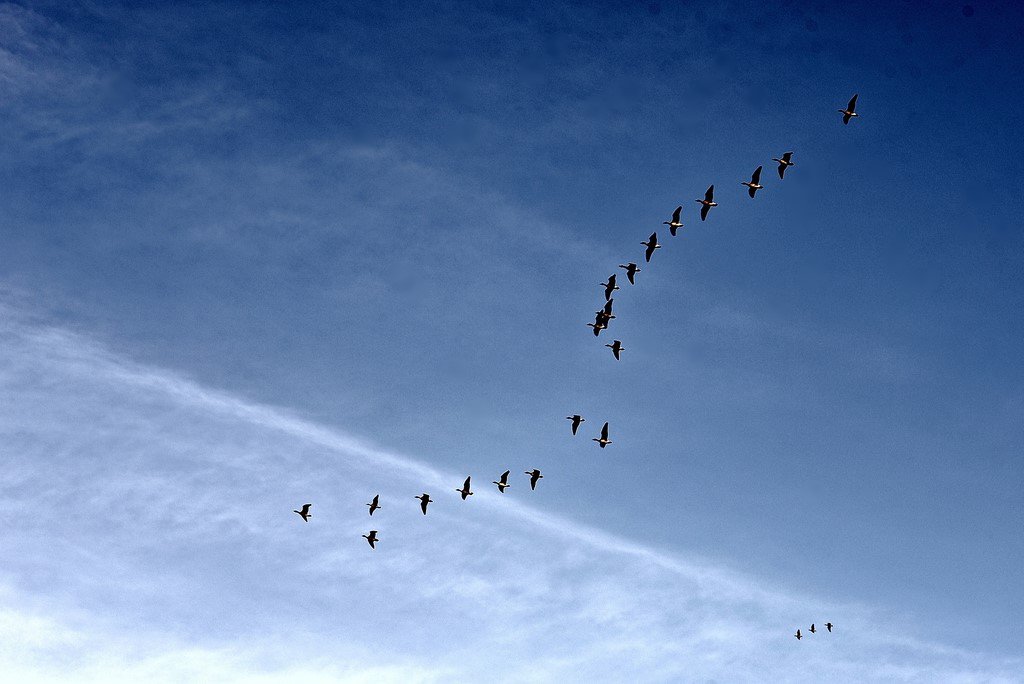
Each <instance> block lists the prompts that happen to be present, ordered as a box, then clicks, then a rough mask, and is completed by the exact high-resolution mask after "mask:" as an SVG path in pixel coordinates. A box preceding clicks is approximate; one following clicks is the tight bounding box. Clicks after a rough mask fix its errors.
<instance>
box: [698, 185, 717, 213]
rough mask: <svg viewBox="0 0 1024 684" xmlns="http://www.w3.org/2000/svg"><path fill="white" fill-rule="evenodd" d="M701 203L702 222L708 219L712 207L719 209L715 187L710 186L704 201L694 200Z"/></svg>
mask: <svg viewBox="0 0 1024 684" xmlns="http://www.w3.org/2000/svg"><path fill="white" fill-rule="evenodd" d="M694 201H695V202H699V203H700V205H701V207H700V220H701V221H703V220H704V219H706V218H707V217H708V212H709V211H711V207H717V206H718V202H716V201H715V186H714V185H711V186H708V190H707V192H705V193H704V199H702V200H701V199H699V200H694Z"/></svg>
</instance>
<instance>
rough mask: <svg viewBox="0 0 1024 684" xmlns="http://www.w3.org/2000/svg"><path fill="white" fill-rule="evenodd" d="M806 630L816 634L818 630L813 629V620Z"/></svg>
mask: <svg viewBox="0 0 1024 684" xmlns="http://www.w3.org/2000/svg"><path fill="white" fill-rule="evenodd" d="M808 631H810V633H811V634H817V633H818V630H816V629H814V623H813V622H812V623H811V629H810V630H808Z"/></svg>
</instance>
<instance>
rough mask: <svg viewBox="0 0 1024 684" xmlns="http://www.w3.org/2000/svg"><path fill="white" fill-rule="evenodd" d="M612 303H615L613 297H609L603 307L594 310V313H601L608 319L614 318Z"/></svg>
mask: <svg viewBox="0 0 1024 684" xmlns="http://www.w3.org/2000/svg"><path fill="white" fill-rule="evenodd" d="M614 304H615V298H614V297H612V298H611V299H609V300H608V301H606V302H605V303H604V308H602V309H601V310H600V311H595V312H594V313H596V314H601V315H602V316H604V317H605V318H607V319H608V320H611V319H613V318H615V314H613V313H612V306H613V305H614Z"/></svg>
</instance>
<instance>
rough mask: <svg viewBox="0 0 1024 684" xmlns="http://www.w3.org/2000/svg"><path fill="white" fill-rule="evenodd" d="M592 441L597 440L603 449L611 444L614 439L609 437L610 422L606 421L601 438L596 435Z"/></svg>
mask: <svg viewBox="0 0 1024 684" xmlns="http://www.w3.org/2000/svg"><path fill="white" fill-rule="evenodd" d="M590 441H592V442H597V445H598V446H599V447H601V448H602V449H604V448H605V447H606V446H608V445H609V444H611V443H612V440H610V439H608V423H605V424H604V427H603V428H601V438H600V439H598V438H597V437H594V438H593V439H591V440H590Z"/></svg>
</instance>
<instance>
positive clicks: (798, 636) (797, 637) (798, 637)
mask: <svg viewBox="0 0 1024 684" xmlns="http://www.w3.org/2000/svg"><path fill="white" fill-rule="evenodd" d="M793 636H795V637H796V640H797V641H800V640H801V639H803V637H802V636H800V630H799V629H798V630H796V634H794V635H793Z"/></svg>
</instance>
